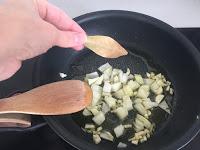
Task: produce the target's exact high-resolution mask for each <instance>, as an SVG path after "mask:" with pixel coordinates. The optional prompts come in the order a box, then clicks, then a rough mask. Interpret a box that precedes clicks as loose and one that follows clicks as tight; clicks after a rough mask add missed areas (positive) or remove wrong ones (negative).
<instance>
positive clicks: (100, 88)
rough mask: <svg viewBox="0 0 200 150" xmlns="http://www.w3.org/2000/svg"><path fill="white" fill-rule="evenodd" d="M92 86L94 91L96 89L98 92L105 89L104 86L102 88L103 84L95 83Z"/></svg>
mask: <svg viewBox="0 0 200 150" xmlns="http://www.w3.org/2000/svg"><path fill="white" fill-rule="evenodd" d="M91 88H92V91H96V92H98V93H101V92H102V90H103V88H102V87H101V86H99V85H95V84H93V85H92V86H91Z"/></svg>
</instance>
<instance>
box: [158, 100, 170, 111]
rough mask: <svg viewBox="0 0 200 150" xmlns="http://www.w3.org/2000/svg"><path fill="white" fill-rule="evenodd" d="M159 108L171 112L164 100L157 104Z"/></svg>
mask: <svg viewBox="0 0 200 150" xmlns="http://www.w3.org/2000/svg"><path fill="white" fill-rule="evenodd" d="M158 106H159V107H160V108H161V109H163V110H164V111H166V112H167V113H168V114H171V112H170V109H169V106H168V104H167V103H166V101H162V102H161V103H160V104H159V105H158Z"/></svg>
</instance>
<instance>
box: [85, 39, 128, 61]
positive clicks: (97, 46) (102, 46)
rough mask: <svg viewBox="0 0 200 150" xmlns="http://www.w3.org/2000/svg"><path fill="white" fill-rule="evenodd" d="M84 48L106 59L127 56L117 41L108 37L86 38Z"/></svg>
mask: <svg viewBox="0 0 200 150" xmlns="http://www.w3.org/2000/svg"><path fill="white" fill-rule="evenodd" d="M85 47H87V48H89V49H90V50H92V51H93V52H95V53H96V54H97V55H100V56H102V57H106V58H117V57H120V56H123V55H127V54H128V52H127V51H126V50H125V49H124V48H123V47H122V46H121V45H120V44H119V43H118V42H117V41H115V40H114V39H113V38H111V37H109V36H101V35H95V36H88V37H87V40H86V42H85Z"/></svg>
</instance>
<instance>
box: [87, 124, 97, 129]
mask: <svg viewBox="0 0 200 150" xmlns="http://www.w3.org/2000/svg"><path fill="white" fill-rule="evenodd" d="M85 129H95V125H94V124H85Z"/></svg>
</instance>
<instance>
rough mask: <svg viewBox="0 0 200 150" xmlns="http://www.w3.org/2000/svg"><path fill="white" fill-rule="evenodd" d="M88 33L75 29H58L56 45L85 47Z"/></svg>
mask: <svg viewBox="0 0 200 150" xmlns="http://www.w3.org/2000/svg"><path fill="white" fill-rule="evenodd" d="M85 41H86V34H85V33H80V32H74V31H61V30H58V29H57V33H56V37H55V40H54V45H56V46H60V47H75V48H76V47H83V45H84V43H85Z"/></svg>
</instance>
